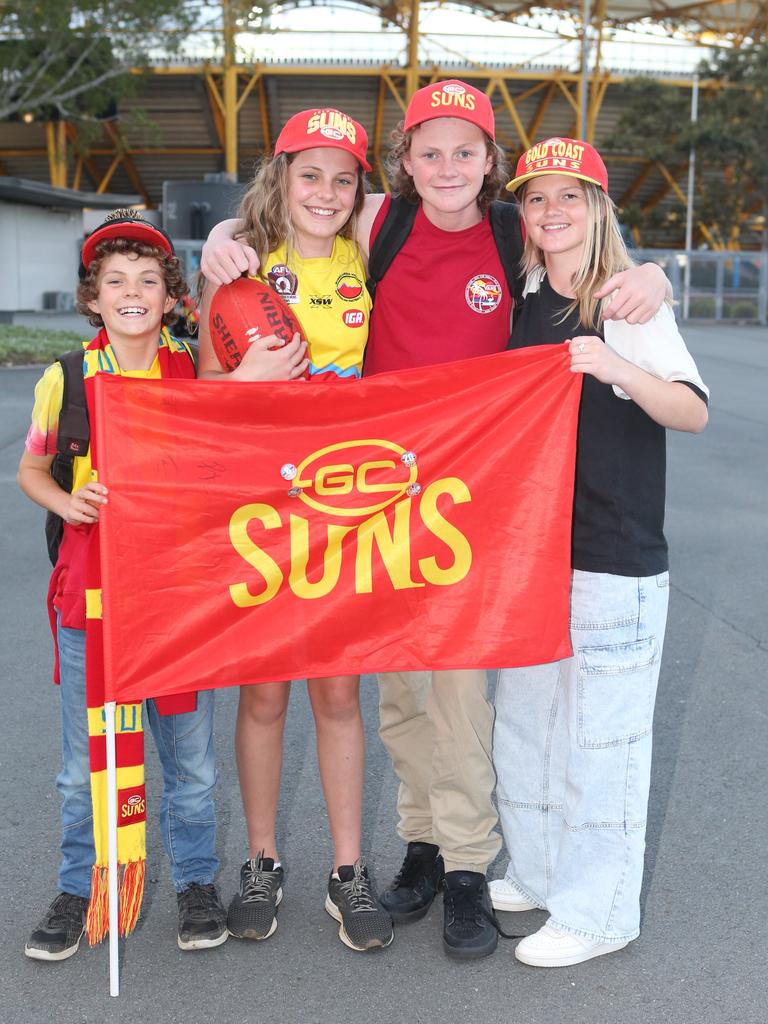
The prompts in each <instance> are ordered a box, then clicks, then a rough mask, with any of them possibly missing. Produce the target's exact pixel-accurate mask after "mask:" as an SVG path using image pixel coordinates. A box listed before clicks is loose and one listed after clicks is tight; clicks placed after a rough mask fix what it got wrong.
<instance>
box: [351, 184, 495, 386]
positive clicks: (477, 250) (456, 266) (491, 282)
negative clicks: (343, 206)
mask: <svg viewBox="0 0 768 1024" xmlns="http://www.w3.org/2000/svg"><path fill="white" fill-rule="evenodd" d="M389 205H390V199H389V197H387V198H386V199H385V200H384V202H383V203H382V206H381V209H380V210H379V213H378V214H377V216H376V220H375V221H374V223H373V227H372V229H371V243H373V239H374V238H375V237H376V235H377V234H378V232H379V230H380V228H381V225H382V223H383V221H384V218H385V217H386V215H387V211H388V210H389ZM511 315H512V296H511V295H510V292H509V288H508V286H507V281H506V278H505V276H504V267H503V266H502V263H501V260H500V259H499V253H498V250H497V248H496V243H495V241H494V238H493V232H492V231H491V226H490V222H489V220H488V217H487V216H485V217H484V218H483V219H482V220H481V221H480V223H479V224H475V225H474V226H473V227H471V228H465V229H463V230H462V231H443V230H442V228H438V227H435V225H434V224H432V223H431V222H430V221H429V220H428V219H427V217H426V216H425V215H424V211H423V209H422V208H421V206H420V207H419V210H418V212H417V214H416V219H415V221H414V224H413V229H412V231H411V233H410V235H409V236H408V238H407V239H406V241H405V244H404V245H403V247H402V249H401V250H400V251H399V252H398V254H397V256H396V257H395V258H394V260H393V261H392V264H391V266H390V267H389V269H388V270H387V272H386V273H385V275H384V277H383V278H382V279H381V281H379V283H378V285H377V286H376V301H375V304H374V307H373V313H372V315H371V329H370V334H369V337H368V348H367V350H366V355H365V364H364V367H363V373H364V374H365V376H370V375H371V374H373V373H383V372H385V371H387V370H405V369H408V368H410V367H416V366H431V365H433V364H434V363H448V362H451V361H452V360H455V359H468V358H470V357H472V356H484V355H488V354H490V353H492V352H501V351H502V350H503V349H505V348H506V346H507V341H508V339H509V331H510V322H511Z"/></svg>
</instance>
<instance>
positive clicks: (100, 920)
mask: <svg viewBox="0 0 768 1024" xmlns="http://www.w3.org/2000/svg"><path fill="white" fill-rule="evenodd" d="M145 869H146V861H143V860H132V861H129V863H128V864H119V865H118V867H117V877H118V886H119V894H118V904H119V916H118V931H119V934H120V935H128V934H130V932H132V931H133V929H134V928H135V927H136V922H137V921H138V920H139V912H140V911H141V901H142V897H143V896H144V872H145ZM108 878H109V870H108V869H107V868H106V867H100V866H99V865H98V864H94V865H93V868H92V870H91V899H90V902H89V904H88V913H87V914H86V918H85V934H86V935H87V937H88V943H89V944H90V945H91V946H96V945H98V943H99V942H101V941H102V939H104V938H105V936H106V935H107V932H108V931H109V881H108Z"/></svg>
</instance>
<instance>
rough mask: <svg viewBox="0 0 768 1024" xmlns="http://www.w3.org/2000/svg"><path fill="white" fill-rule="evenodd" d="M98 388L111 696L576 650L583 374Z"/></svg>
mask: <svg viewBox="0 0 768 1024" xmlns="http://www.w3.org/2000/svg"><path fill="white" fill-rule="evenodd" d="M568 366H569V359H568V356H567V353H566V351H565V348H564V347H563V346H542V347H539V348H529V349H524V350H520V351H516V352H507V353H502V354H500V355H496V356H487V357H483V358H478V359H472V360H467V361H464V362H460V363H447V364H444V365H441V366H435V367H429V368H426V369H420V370H409V371H404V372H401V373H392V374H383V375H381V376H377V377H372V378H370V379H367V380H363V381H355V382H350V383H349V384H348V385H347V384H341V385H337V386H333V387H330V386H328V385H327V384H322V383H318V384H313V383H311V382H306V383H305V382H286V383H270V384H245V383H243V384H240V383H226V384H224V383H221V382H215V381H170V380H169V381H149V380H148V381H143V380H125V379H123V378H121V377H118V376H106V375H104V376H102V375H100V376H99V377H98V378H97V381H96V409H97V431H98V438H99V453H100V463H99V465H100V474H99V476H100V480H101V481H102V482H103V483H105V484H106V486H107V487H108V488H109V503H108V505H106V506H105V507H104V509H103V510H102V512H101V562H102V586H103V616H104V639H105V682H106V697H107V700H118V701H121V702H129V701H134V700H139V699H141V698H142V697H147V696H152V697H159V696H163V695H166V694H173V693H183V692H186V691H190V690H198V689H208V688H211V687H216V686H234V685H240V684H243V683H255V682H264V681H269V680H279V679H300V678H305V677H310V678H311V677H317V676H325V675H333V674H339V673H357V672H361V673H362V672H377V671H387V670H405V669H439V668H469V667H490V668H494V667H498V666H513V665H525V664H534V663H539V662H545V661H551V660H555V659H558V658H561V657H564V656H566V655H567V654H569V653H570V647H569V640H568V603H569V581H570V536H571V503H572V497H573V476H574V457H575V442H576V420H577V411H578V404H579V395H580V384H581V378H580V377H579V376H578V375H574V374H572V373H571V372H570V371H569V369H568Z"/></svg>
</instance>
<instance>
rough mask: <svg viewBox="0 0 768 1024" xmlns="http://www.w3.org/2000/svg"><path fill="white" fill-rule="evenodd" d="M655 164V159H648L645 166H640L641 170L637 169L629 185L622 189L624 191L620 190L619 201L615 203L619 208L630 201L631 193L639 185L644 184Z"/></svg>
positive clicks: (635, 190)
mask: <svg viewBox="0 0 768 1024" xmlns="http://www.w3.org/2000/svg"><path fill="white" fill-rule="evenodd" d="M655 166H656V163H655V161H653V160H649V161H648V162H647V163H646V165H645V167H643V168H642V169H641V170H640V171H639V172H638V173H637V174H636V175H635V177H634V178H633V179H632V181H631V182H630V183H629V185H628V186H627V187H626V188H625V189H624V191H623V192H622V194H621V196H620V197H619V201H618V202H617V204H616V205H617V206H618V207H619V208H621V207H623V206H626V204H627V203H628V202H629V201H630V199H631V198H632V196H633V195H634V194H635V192H637V190H638V189H639V188H640V187H641V186H642V185H644V184H645V182H646V181H647V180H648V177H649V176H650V174H651V171H653V170H654V168H655Z"/></svg>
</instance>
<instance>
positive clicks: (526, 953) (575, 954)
mask: <svg viewBox="0 0 768 1024" xmlns="http://www.w3.org/2000/svg"><path fill="white" fill-rule="evenodd" d="M626 945H627V943H626V942H593V941H592V940H591V939H580V938H579V937H578V936H577V935H569V934H568V933H567V932H561V931H560V929H559V928H555V927H554V926H553V925H551V924H545V925H544V927H543V928H539V930H538V931H537V932H534V933H533V935H526V937H525V938H524V939H522V941H520V942H518V944H517V947H516V949H515V956H516V957H517V959H518V960H520V961H521V962H522V963H524V964H530V966H531V967H572V966H573V965H574V964H580V963H583V962H584V961H585V960H591V959H592V957H594V956H602V955H603V953H613V951H614V950H616V949H624V947H625V946H626Z"/></svg>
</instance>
